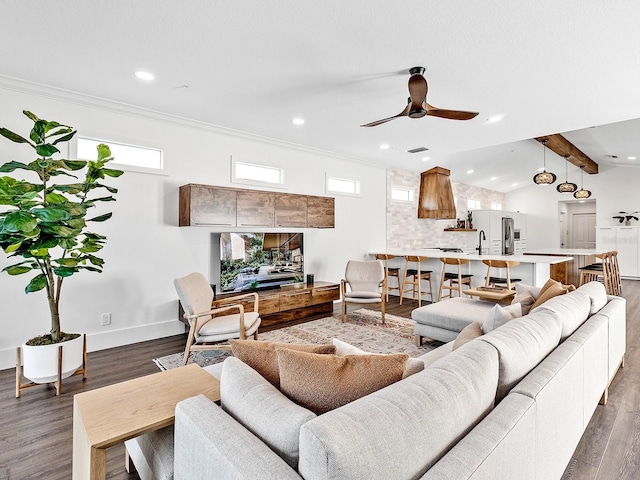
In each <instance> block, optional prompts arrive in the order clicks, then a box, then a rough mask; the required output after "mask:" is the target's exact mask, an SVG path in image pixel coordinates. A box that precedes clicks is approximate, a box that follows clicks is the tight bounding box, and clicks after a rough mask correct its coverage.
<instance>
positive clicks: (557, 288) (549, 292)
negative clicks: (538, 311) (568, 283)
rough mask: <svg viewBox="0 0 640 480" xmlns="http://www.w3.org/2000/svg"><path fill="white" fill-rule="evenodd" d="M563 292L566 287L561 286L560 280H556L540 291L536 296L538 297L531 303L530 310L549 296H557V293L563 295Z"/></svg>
mask: <svg viewBox="0 0 640 480" xmlns="http://www.w3.org/2000/svg"><path fill="white" fill-rule="evenodd" d="M543 288H544V287H543ZM565 293H567V289H566V288H563V286H562V284H561V283H560V282H556V283H555V284H553V285H551V286H550V287H549V288H547V289H546V290H544V291H541V292H540V296H539V297H538V299H537V300H536V301H535V302H533V305H531V310H533V309H534V308H536V307H539V306H540V305H542V304H543V303H544V302H546V301H547V300H549V299H550V298H553V297H557V296H558V295H563V294H565Z"/></svg>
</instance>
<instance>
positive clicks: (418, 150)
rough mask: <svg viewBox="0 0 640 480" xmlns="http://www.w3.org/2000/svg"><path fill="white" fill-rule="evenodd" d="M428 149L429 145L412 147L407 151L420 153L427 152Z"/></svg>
mask: <svg viewBox="0 0 640 480" xmlns="http://www.w3.org/2000/svg"><path fill="white" fill-rule="evenodd" d="M427 150H429V149H428V148H427V147H418V148H412V149H411V150H407V152H409V153H420V152H426V151H427Z"/></svg>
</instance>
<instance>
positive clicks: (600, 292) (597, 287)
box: [578, 282, 607, 315]
mask: <svg viewBox="0 0 640 480" xmlns="http://www.w3.org/2000/svg"><path fill="white" fill-rule="evenodd" d="M578 291H580V292H583V293H586V294H587V295H589V299H590V300H591V308H590V310H589V313H590V314H591V315H593V314H594V313H596V312H597V311H598V310H600V309H601V308H602V307H604V306H605V305H606V304H607V290H606V289H605V288H604V285H603V284H602V283H600V282H589V283H585V284H584V285H582V286H581V287H579V288H578Z"/></svg>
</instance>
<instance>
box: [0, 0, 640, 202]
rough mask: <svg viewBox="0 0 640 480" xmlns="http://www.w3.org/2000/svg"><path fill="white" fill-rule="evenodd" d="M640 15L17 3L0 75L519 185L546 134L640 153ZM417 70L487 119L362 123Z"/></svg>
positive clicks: (347, 5) (385, 160)
mask: <svg viewBox="0 0 640 480" xmlns="http://www.w3.org/2000/svg"><path fill="white" fill-rule="evenodd" d="M638 25H640V4H639V3H638V2H637V1H636V0H617V1H616V2H604V1H602V0H581V1H578V0H572V1H565V2H558V1H557V0H537V1H531V0H530V1H526V2H514V1H508V0H484V1H482V2H479V1H472V0H461V1H457V2H443V1H435V0H425V1H421V2H416V1H409V0H396V1H394V2H388V1H383V0H352V1H349V2H343V1H335V0H329V1H325V2H317V1H314V2H311V1H308V0H279V1H277V2H257V1H254V2H248V1H238V0H216V1H210V0H207V1H205V0H189V1H183V2H178V1H175V0H174V1H171V0H136V1H135V2H132V1H125V0H111V1H109V2H99V1H97V0H84V1H82V2H80V1H77V0H75V1H73V0H57V1H55V2H25V1H19V0H9V1H7V2H4V3H3V5H2V10H1V14H0V42H1V44H2V48H1V50H0V51H1V53H0V59H1V61H0V75H2V76H6V77H13V78H18V79H22V80H26V81H30V82H35V83H39V84H44V85H48V86H52V87H57V88H60V89H64V90H68V91H72V92H79V93H82V94H85V95H89V96H93V97H99V98H103V99H109V100H112V101H116V102H121V103H123V104H129V105H135V106H139V107H142V108H145V109H149V110H152V111H157V112H162V113H166V114H170V115H175V116H178V117H184V118H189V119H193V120H196V121H199V122H204V123H207V124H212V125H218V126H222V127H226V128H229V129H233V130H240V131H243V132H248V133H251V134H255V135H258V136H262V137H270V138H274V139H278V140H281V141H284V142H288V143H291V144H297V145H302V146H305V147H309V148H313V149H319V150H323V151H326V152H331V153H332V154H335V155H339V156H341V157H346V158H352V159H358V160H363V161H367V162H373V163H377V164H380V165H388V166H395V167H398V168H403V169H408V170H413V171H416V172H418V171H423V170H427V169H428V168H431V167H433V166H435V165H440V166H443V167H445V168H448V169H450V170H451V178H452V180H455V181H461V182H465V183H469V184H475V185H481V186H484V187H487V188H492V189H495V190H500V191H509V190H511V189H513V188H518V187H519V186H522V185H528V184H530V181H531V177H532V176H533V174H535V173H536V171H537V169H538V168H539V167H540V166H541V160H542V159H541V150H540V145H539V144H538V143H537V142H535V141H534V140H532V139H533V138H535V137H539V136H543V135H549V134H554V133H563V134H564V136H565V137H566V138H567V139H569V140H570V141H571V142H572V143H574V144H575V145H576V146H577V147H578V148H580V149H581V150H582V151H583V152H584V153H585V154H587V155H588V156H589V157H591V158H592V159H593V160H594V161H595V162H596V163H598V164H599V165H600V168H601V171H602V168H610V166H611V165H612V164H615V162H623V163H628V164H632V165H635V161H633V160H628V161H627V157H633V156H637V158H640V135H637V134H636V132H637V131H638V127H639V126H640V122H639V121H638V120H636V119H638V118H640V88H638V87H637V84H638V78H640V35H638V34H637V26H638ZM413 66H425V67H426V72H425V77H426V79H427V81H428V85H429V91H428V97H427V98H428V101H429V103H431V104H433V105H435V106H437V107H440V108H449V109H462V110H473V111H478V112H480V115H478V116H477V117H476V118H474V119H473V120H469V121H454V120H445V119H441V118H434V117H424V118H421V119H410V118H406V117H405V118H399V119H396V120H393V121H391V122H388V123H386V124H384V125H380V126H377V127H373V128H362V127H360V125H362V124H363V123H367V122H370V121H373V120H377V119H380V118H384V117H388V116H391V115H395V114H397V113H399V112H400V111H401V110H402V109H403V108H404V106H405V105H406V99H407V96H408V90H407V81H408V78H409V77H408V69H409V68H411V67H413ZM137 70H147V71H150V72H152V73H153V74H154V75H155V80H154V81H153V82H144V81H141V80H139V79H137V78H135V77H134V76H133V73H134V72H135V71H137ZM1 80H2V79H1V78H0V83H2V82H1ZM27 107H28V106H25V108H27ZM296 117H300V118H303V119H304V120H305V123H304V125H293V124H292V119H293V118H296ZM495 117H501V120H500V121H497V122H491V121H489V120H490V119H494V118H495ZM591 127H594V128H591ZM381 144H387V145H389V147H390V148H388V149H386V150H382V149H380V148H379V146H380V145H381ZM416 147H425V148H428V151H426V152H422V153H416V154H411V153H408V152H407V150H409V149H413V148H416ZM607 155H616V156H617V157H618V159H611V158H609V157H607ZM424 157H428V158H429V159H428V160H425V161H423V160H422V159H423V158H424ZM550 163H551V165H557V167H555V170H561V169H564V164H563V160H562V159H561V158H560V157H557V156H556V157H555V158H552V157H547V169H551V168H550ZM469 170H474V173H467V171H469ZM493 177H495V179H494V180H491V179H492V178H493ZM514 184H516V185H514Z"/></svg>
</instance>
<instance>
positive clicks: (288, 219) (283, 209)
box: [275, 193, 308, 228]
mask: <svg viewBox="0 0 640 480" xmlns="http://www.w3.org/2000/svg"><path fill="white" fill-rule="evenodd" d="M307 199H308V197H307V196H306V195H296V194H291V193H276V208H275V210H276V214H275V217H276V222H275V223H276V225H275V226H276V227H301V228H305V227H307Z"/></svg>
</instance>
